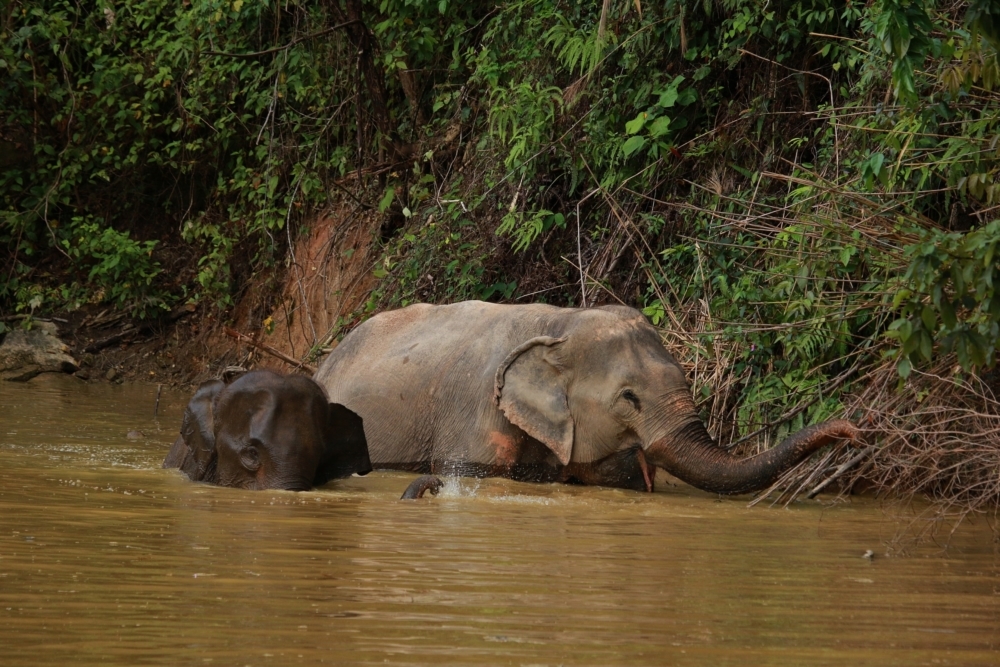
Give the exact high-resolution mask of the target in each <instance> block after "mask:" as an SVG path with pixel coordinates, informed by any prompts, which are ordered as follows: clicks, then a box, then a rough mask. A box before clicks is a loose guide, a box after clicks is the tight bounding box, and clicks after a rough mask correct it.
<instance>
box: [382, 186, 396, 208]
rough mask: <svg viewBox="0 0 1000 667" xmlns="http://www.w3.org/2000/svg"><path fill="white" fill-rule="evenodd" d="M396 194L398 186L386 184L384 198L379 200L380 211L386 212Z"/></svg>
mask: <svg viewBox="0 0 1000 667" xmlns="http://www.w3.org/2000/svg"><path fill="white" fill-rule="evenodd" d="M395 196H396V188H395V187H393V186H391V185H389V186H386V188H385V192H384V193H383V194H382V199H380V200H379V202H378V212H379V213H385V212H386V210H387V209H388V208H389V207H390V206H392V200H393V198H394V197H395Z"/></svg>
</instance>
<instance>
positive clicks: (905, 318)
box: [888, 220, 1000, 378]
mask: <svg viewBox="0 0 1000 667" xmlns="http://www.w3.org/2000/svg"><path fill="white" fill-rule="evenodd" d="M998 250H1000V220H994V221H993V222H990V223H989V224H987V225H984V226H983V227H981V228H979V229H975V230H973V231H970V232H968V233H966V234H959V233H945V232H940V231H932V232H929V233H927V234H926V235H925V238H924V239H923V241H922V242H921V243H918V244H916V245H913V246H911V247H910V248H908V250H907V254H908V255H909V256H910V258H911V259H910V266H909V268H908V269H907V271H906V275H905V276H904V284H905V285H906V286H905V287H904V288H903V289H900V290H899V292H897V293H896V296H895V300H894V305H895V306H896V307H897V308H899V310H900V315H901V316H900V318H899V319H897V320H896V321H895V322H893V323H892V325H891V326H890V331H889V332H888V335H889V336H891V337H892V338H895V339H897V340H898V341H899V344H900V346H901V348H900V354H901V357H900V363H899V371H900V375H901V376H903V377H904V378H905V377H907V376H908V375H909V372H910V369H911V368H912V365H913V364H915V363H920V362H922V361H930V360H931V359H932V358H933V356H934V349H935V345H936V344H938V345H940V346H941V348H942V350H943V351H944V352H946V353H947V352H952V351H954V352H955V353H956V355H957V357H958V361H959V363H960V364H961V365H962V368H964V369H965V370H973V369H974V368H976V367H980V368H982V367H988V366H993V365H994V364H995V363H996V348H997V345H998V344H1000V292H997V290H996V288H995V286H994V279H995V277H1000V253H998V252H997V251H998Z"/></svg>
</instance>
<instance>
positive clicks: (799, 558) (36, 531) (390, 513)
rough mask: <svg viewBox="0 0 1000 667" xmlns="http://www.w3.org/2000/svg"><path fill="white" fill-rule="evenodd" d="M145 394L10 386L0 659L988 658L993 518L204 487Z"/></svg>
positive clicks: (993, 661) (68, 381) (995, 568)
mask: <svg viewBox="0 0 1000 667" xmlns="http://www.w3.org/2000/svg"><path fill="white" fill-rule="evenodd" d="M155 396H156V387H155V386H144V385H138V386H137V385H132V386H128V385H125V386H110V385H105V384H85V383H83V382H80V381H79V380H76V379H74V378H71V377H67V376H58V375H51V374H50V375H43V376H40V377H38V378H36V379H35V380H33V381H31V382H29V383H27V384H14V383H0V664H2V665H5V666H9V665H60V666H61V665H66V664H75V665H150V664H155V665H211V664H216V665H275V666H278V665H298V664H303V665H313V664H354V665H369V664H371V665H374V664H378V665H386V664H388V665H441V664H445V665H796V666H798V665H838V666H843V665H880V666H882V665H906V666H913V665H997V664H1000V556H998V548H997V545H996V544H995V542H994V539H993V537H992V532H991V531H990V529H989V527H988V526H987V525H986V524H985V523H984V522H982V521H980V522H979V523H978V524H975V525H971V526H963V527H962V528H961V529H960V530H959V531H957V532H956V534H955V535H953V536H952V537H951V538H950V541H949V544H948V546H947V549H944V548H942V546H941V545H940V544H927V545H924V546H922V547H919V548H916V549H915V550H913V551H912V552H911V553H909V554H908V555H906V556H905V557H887V556H885V555H884V554H885V551H886V546H885V544H886V541H887V540H889V539H890V538H892V537H893V536H894V535H896V534H897V532H898V531H899V530H900V525H899V523H897V521H898V519H896V518H891V517H890V516H888V515H887V514H885V513H884V512H883V511H882V510H880V509H879V507H878V506H877V505H876V504H875V503H873V502H872V501H870V500H864V499H860V500H853V501H851V502H849V503H841V504H836V505H832V506H831V505H824V504H823V503H820V502H807V503H801V504H797V505H794V506H792V507H791V508H789V509H768V508H766V507H762V506H758V507H757V508H754V509H747V507H746V500H745V499H726V500H718V499H716V498H715V497H713V496H710V495H708V494H704V493H700V492H698V491H695V490H691V489H689V488H687V487H683V486H673V487H667V488H664V489H662V490H661V491H659V492H657V493H655V494H652V495H647V494H641V493H635V492H628V491H618V490H609V489H599V488H584V487H568V486H548V485H530V484H518V483H513V482H508V481H504V480H481V481H480V480H449V482H448V484H447V487H446V489H445V491H444V492H443V493H442V495H440V496H438V497H437V498H428V499H425V500H421V501H400V500H398V497H399V494H400V493H402V491H403V489H404V488H405V487H406V485H407V483H408V481H409V480H410V479H412V477H413V476H412V475H406V474H401V473H373V474H371V475H369V476H367V477H364V478H352V479H349V480H343V481H338V482H332V483H330V484H328V485H327V486H326V487H324V488H322V489H320V490H317V491H313V492H308V493H291V492H268V491H259V492H245V491H238V490H234V489H223V488H215V487H209V486H205V485H201V484H195V483H192V482H189V481H187V480H186V479H185V478H183V477H182V476H181V475H180V474H179V473H178V472H177V471H172V470H162V469H160V467H159V466H160V462H161V461H162V459H163V457H164V455H165V454H166V452H167V450H168V448H169V446H170V443H171V442H172V441H173V439H174V437H175V435H176V433H177V428H178V426H179V424H180V417H181V413H182V410H183V407H184V404H185V402H186V400H187V398H188V396H187V394H186V393H181V392H177V391H173V390H167V389H164V391H163V395H162V398H161V402H160V408H159V419H158V420H155V419H154V418H153V414H152V413H153V405H154V401H155ZM131 429H139V430H141V431H142V432H143V433H144V437H142V438H141V439H138V440H129V439H128V438H127V437H126V433H127V432H128V431H129V430H131ZM869 549H870V550H872V551H874V552H875V558H874V559H873V560H868V559H865V558H863V557H862V554H864V552H865V551H866V550H869Z"/></svg>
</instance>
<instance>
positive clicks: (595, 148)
mask: <svg viewBox="0 0 1000 667" xmlns="http://www.w3.org/2000/svg"><path fill="white" fill-rule="evenodd" d="M6 12H7V14H6V16H2V17H0V18H2V20H3V21H4V24H3V38H2V44H0V68H3V69H4V70H5V72H6V75H5V77H4V79H3V83H2V84H0V85H2V87H0V108H2V109H3V110H4V112H5V113H4V115H3V117H2V118H0V192H2V196H3V202H2V208H3V211H2V214H0V215H2V217H0V248H2V250H0V252H2V253H3V255H2V257H3V262H2V271H3V275H4V279H3V282H0V308H3V309H4V310H5V311H7V312H12V313H36V314H37V313H41V312H46V311H52V310H58V309H71V308H73V307H74V306H76V305H78V304H81V303H85V302H91V303H94V302H101V301H106V302H111V303H114V304H116V305H117V306H119V307H121V308H124V309H128V310H130V311H131V312H132V313H134V314H135V315H136V316H137V317H155V316H156V315H157V313H158V312H159V311H162V310H164V309H167V308H169V307H171V306H172V305H175V304H178V303H181V302H188V301H193V302H196V303H203V304H208V306H206V307H212V308H216V307H218V308H223V309H225V308H227V307H228V306H230V305H232V304H233V303H234V302H235V301H236V300H238V298H239V296H240V291H241V290H242V289H244V288H245V286H246V285H247V284H248V280H249V279H250V277H251V276H253V275H255V274H258V273H260V272H261V271H264V270H266V269H268V267H281V266H282V265H283V264H284V263H285V261H286V259H287V257H286V256H287V253H288V248H289V244H290V243H291V242H292V241H293V239H294V238H295V235H296V234H299V233H302V232H303V230H305V229H307V228H308V226H309V225H310V224H311V222H312V221H314V220H315V219H316V214H317V212H318V211H321V210H323V209H324V208H325V207H328V206H330V205H332V204H333V203H336V202H346V203H348V204H349V205H351V206H354V207H356V208H359V209H370V210H377V211H380V212H382V213H383V214H384V216H385V223H384V224H383V227H382V230H381V238H380V243H382V246H381V247H382V253H383V256H382V258H381V260H380V261H379V263H378V264H377V266H376V267H373V270H374V271H375V275H376V276H377V277H379V278H380V283H379V286H378V287H377V289H376V290H375V291H374V292H373V294H372V296H371V299H370V301H369V304H368V306H367V309H368V310H369V311H371V310H374V309H376V308H384V307H389V306H392V305H399V304H405V303H408V302H411V301H413V300H418V299H419V300H430V301H446V300H455V299H460V298H485V299H492V300H506V301H517V300H528V299H530V300H546V301H549V302H552V303H558V304H565V305H589V304H593V303H598V302H602V303H603V302H610V301H616V300H619V301H622V302H624V303H627V304H629V305H633V306H636V307H639V308H642V309H643V310H644V312H645V313H646V314H647V315H648V316H649V317H650V319H651V320H652V321H653V322H654V323H655V324H657V325H661V326H663V327H664V329H665V337H666V340H667V342H668V345H670V346H671V347H672V349H674V350H675V351H676V352H677V354H678V356H679V357H680V358H682V359H683V360H684V361H685V362H686V363H687V364H688V365H689V367H690V368H691V369H692V379H693V381H694V384H695V389H696V392H699V393H700V395H701V396H702V397H703V398H704V402H703V409H704V414H705V417H706V419H707V420H708V422H709V425H710V428H711V429H712V430H713V432H714V433H716V434H718V435H720V436H721V437H723V438H724V439H729V438H732V439H739V438H743V439H744V440H747V441H748V442H749V443H750V444H751V446H766V443H767V442H770V440H771V438H772V437H780V436H781V435H782V434H783V433H785V432H787V431H788V430H790V429H792V430H794V429H797V428H799V427H801V426H802V425H803V424H805V423H810V422H814V421H818V420H821V419H825V418H828V417H831V416H834V415H839V414H847V415H848V416H851V417H854V418H856V419H861V420H862V421H863V422H864V423H865V424H868V425H869V426H870V427H871V429H872V434H873V437H872V439H871V440H872V442H873V443H878V444H879V445H880V446H881V449H880V455H879V456H880V457H881V458H879V456H876V457H874V458H872V459H871V461H870V462H869V463H866V464H863V465H862V466H861V467H859V468H858V469H857V472H858V474H859V475H860V474H867V475H868V478H869V479H877V480H879V481H880V483H884V484H886V485H887V486H891V485H892V484H893V483H897V482H898V481H899V480H901V479H904V478H905V479H906V480H907V482H906V483H907V486H908V488H913V489H920V490H923V491H928V492H931V493H939V494H945V495H947V496H948V497H951V498H954V497H957V496H960V495H961V496H962V497H963V498H965V499H966V500H967V502H968V504H969V505H970V506H972V505H976V504H977V503H982V502H991V503H995V502H996V499H997V498H998V497H1000V480H997V479H996V475H995V473H992V476H991V473H990V472H989V470H990V466H993V468H992V469H993V470H995V466H996V465H997V464H998V462H1000V441H998V440H996V436H995V435H992V436H990V437H985V436H984V435H983V434H984V433H995V432H997V431H996V428H995V427H996V425H995V424H993V421H991V420H995V415H997V414H998V413H997V410H996V409H995V408H996V404H995V403H994V402H992V393H991V390H990V387H989V386H988V384H989V376H988V375H986V373H987V371H989V370H990V369H992V368H993V367H994V365H995V364H996V361H997V359H996V355H995V350H996V347H997V342H998V339H1000V294H997V293H996V291H995V287H994V272H995V270H996V269H997V268H998V262H1000V256H998V254H997V249H998V244H1000V216H998V215H997V210H998V209H1000V184H998V173H1000V146H998V144H997V142H998V139H1000V94H998V92H997V87H998V86H1000V66H998V62H997V48H998V46H1000V8H998V6H997V5H996V3H995V2H993V1H992V0H964V1H953V2H947V3H945V2H930V1H929V0H873V1H872V2H868V3H858V2H855V1H854V0H769V1H766V2H760V1H757V0H703V1H701V0H699V1H692V2H688V1H687V0H666V1H665V2H662V3H657V4H647V3H643V2H641V0H619V1H618V2H611V1H610V0H606V1H605V2H604V3H603V4H602V3H597V2H585V3H575V2H565V1H563V2H560V1H555V0H508V1H506V2H501V3H479V2H463V3H458V2H454V1H452V2H449V1H448V0H439V1H437V2H423V1H421V0H381V1H380V2H377V3H376V2H371V3H364V4H363V3H361V2H360V0H343V1H341V0H327V1H326V2H323V3H305V2H295V1H292V2H285V3H273V2H253V1H249V0H232V1H228V0H227V1H222V0H185V2H183V3H177V2H168V1H165V0H124V1H121V2H117V3H112V2H95V3H84V4H78V3H75V2H70V1H69V0H47V1H46V2H41V1H39V0H12V2H11V3H9V4H8V6H7V10H6ZM0 326H3V325H2V324H0ZM873 386H877V387H880V389H879V391H882V392H884V393H883V394H880V395H878V396H881V397H882V398H885V396H887V395H891V396H893V397H894V398H893V399H892V400H893V401H897V403H894V404H893V405H894V407H893V408H892V413H891V414H889V413H888V412H887V411H886V410H882V409H881V407H880V400H881V399H880V398H878V396H877V397H875V398H873V397H872V395H871V391H870V388H871V387H873ZM866 392H867V393H866ZM970 397H971V398H970ZM899 401H902V402H899ZM885 405H888V403H887V402H886V403H885ZM949 410H952V411H954V412H948V411H949ZM930 415H934V416H930ZM941 415H946V416H944V417H942V416H941ZM947 415H951V416H947ZM963 419H964V420H966V421H962V420H963ZM929 420H930V421H929ZM941 420H943V421H941ZM933 424H939V426H940V428H937V427H935V426H933ZM936 428H937V430H935V429H936ZM962 429H965V430H962ZM918 432H919V433H920V434H921V435H920V436H919V438H918V437H916V436H914V434H915V433H918ZM939 432H940V433H939ZM945 432H947V433H948V434H950V435H948V436H947V437H945V436H944V435H941V433H945ZM955 433H959V434H960V435H959V436H955V435H954V434H955ZM935 434H937V435H935ZM962 434H964V435H962ZM938 436H940V437H938ZM973 437H975V438H979V440H980V443H981V444H982V446H983V447H984V448H985V449H983V450H982V451H979V450H977V451H976V452H971V453H970V452H969V451H967V450H964V449H962V448H963V447H964V446H965V445H966V444H967V441H968V440H969V439H970V438H973ZM984 437H985V438H986V439H985V440H984V439H983V438H984ZM942 438H944V439H942ZM949 438H950V439H949ZM991 438H992V439H991ZM847 456H848V455H847V454H844V455H840V454H837V453H831V455H830V456H829V457H827V458H828V460H826V459H825V460H824V461H825V463H824V464H823V465H826V466H827V467H828V468H829V469H831V470H832V469H834V466H840V465H841V464H842V463H843V462H844V461H846V458H844V457H847ZM838 457H839V458H838ZM928 457H929V458H928ZM956 461H958V463H956ZM907 466H909V467H907ZM836 469H838V470H840V469H841V468H839V467H838V468H836ZM904 469H905V470H906V475H904V474H902V472H901V471H903V470H904ZM914 470H918V472H917V473H914ZM843 471H846V468H845V469H843V470H842V472H843ZM803 479H804V481H803ZM803 479H800V480H799V481H798V482H796V483H795V484H793V486H796V484H798V486H797V487H796V488H798V489H799V490H808V489H807V488H806V487H807V486H808V485H807V484H806V482H810V481H812V479H813V478H812V477H808V476H807V477H805V478H803ZM956 479H958V480H959V481H958V482H956ZM956 484H958V486H956ZM963 494H964V495H963Z"/></svg>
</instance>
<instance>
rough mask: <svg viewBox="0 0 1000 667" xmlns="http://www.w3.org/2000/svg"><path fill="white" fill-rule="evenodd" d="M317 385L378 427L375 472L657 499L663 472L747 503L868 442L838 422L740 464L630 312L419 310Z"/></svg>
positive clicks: (345, 356)
mask: <svg viewBox="0 0 1000 667" xmlns="http://www.w3.org/2000/svg"><path fill="white" fill-rule="evenodd" d="M315 379H316V381H317V382H319V383H320V384H322V385H323V386H324V387H325V388H326V390H327V394H328V395H329V397H330V400H332V401H336V402H338V403H342V404H343V405H345V406H347V407H348V408H350V409H351V410H354V411H355V412H357V413H358V414H359V415H361V417H362V418H363V419H364V420H365V424H366V428H367V431H366V433H367V436H368V443H369V449H370V452H371V458H372V461H373V464H374V465H375V467H377V468H390V469H398V470H409V471H414V472H425V473H426V472H434V473H445V474H457V475H471V476H480V477H482V476H505V477H510V478H513V479H518V480H522V481H559V482H577V483H583V484H598V485H605V486H614V487H619V488H628V489H636V490H647V491H651V490H652V489H653V478H654V473H655V468H656V467H660V468H663V469H665V470H666V471H667V472H669V473H671V474H673V475H674V476H676V477H678V478H680V479H682V480H684V481H686V482H688V483H690V484H692V485H694V486H696V487H698V488H701V489H704V490H707V491H712V492H716V493H722V494H735V493H744V492H749V491H755V490H759V489H763V488H766V487H767V486H769V485H770V484H771V483H773V482H774V480H776V479H777V478H778V476H780V475H781V474H782V473H783V472H784V471H786V470H788V469H789V468H791V467H792V466H794V465H795V464H796V463H798V462H799V461H801V460H802V459H804V458H806V457H807V456H809V455H810V454H811V453H812V452H814V451H815V450H817V449H819V448H820V447H822V446H824V445H826V444H829V443H832V442H836V441H837V440H839V439H846V440H848V441H852V440H853V439H854V438H855V436H856V434H857V429H856V428H855V427H854V425H853V424H851V423H850V422H848V421H845V420H834V421H829V422H825V423H823V424H818V425H815V426H811V427H809V428H807V429H804V430H802V431H800V432H798V433H796V434H794V435H792V436H790V437H789V438H787V439H786V440H785V441H784V442H782V443H781V444H779V445H778V446H777V447H774V448H773V449H770V450H768V451H765V452H763V453H762V454H759V455H757V456H754V457H750V458H747V459H739V458H737V457H734V456H733V455H732V454H730V453H729V452H728V451H727V450H726V449H724V448H722V447H719V446H718V445H717V444H716V443H715V442H714V441H713V440H712V438H711V437H710V436H709V434H708V432H707V431H706V430H705V427H704V425H703V424H702V423H701V421H700V420H699V419H698V416H697V412H696V410H695V405H694V401H693V399H692V397H691V391H690V388H689V387H688V385H687V382H686V380H685V377H684V372H683V370H682V369H681V367H680V365H679V364H678V363H677V362H676V361H675V360H674V359H673V357H671V355H670V354H669V353H668V352H667V350H666V349H665V348H664V347H663V344H662V342H661V341H660V338H659V335H658V333H657V331H656V329H654V328H653V327H652V326H651V325H650V324H649V323H648V322H647V321H646V319H645V317H643V315H642V314H641V313H639V312H638V311H636V310H633V309H631V308H626V307H621V306H604V307H601V308H592V309H572V308H556V307H553V306H547V305H543V304H531V305H499V304H491V303H484V302H480V301H467V302H463V303H457V304H452V305H447V306H431V305H427V304H417V305H413V306H409V307H407V308H403V309H401V310H396V311H390V312H385V313H381V314H379V315H376V316H375V317H373V318H371V319H370V320H368V321H367V322H365V323H363V324H362V325H360V326H359V327H358V328H356V329H355V330H354V331H352V332H351V333H350V334H349V335H348V336H346V337H345V338H344V340H343V341H342V342H341V343H340V345H338V346H337V347H336V349H334V351H333V352H332V353H331V354H330V355H329V356H328V357H327V358H326V359H325V360H324V362H323V364H322V365H321V366H320V368H319V370H318V371H317V372H316V375H315Z"/></svg>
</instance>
